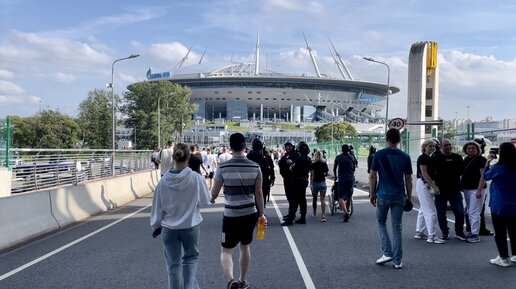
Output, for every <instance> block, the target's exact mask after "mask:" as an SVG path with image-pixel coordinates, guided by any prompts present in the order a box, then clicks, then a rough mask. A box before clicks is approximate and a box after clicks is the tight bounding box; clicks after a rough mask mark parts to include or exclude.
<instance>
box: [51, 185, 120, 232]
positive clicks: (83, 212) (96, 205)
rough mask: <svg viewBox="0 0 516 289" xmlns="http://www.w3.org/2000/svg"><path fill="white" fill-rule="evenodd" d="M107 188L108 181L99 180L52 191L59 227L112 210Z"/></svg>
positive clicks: (53, 210) (54, 212) (53, 206)
mask: <svg viewBox="0 0 516 289" xmlns="http://www.w3.org/2000/svg"><path fill="white" fill-rule="evenodd" d="M115 179H116V178H115ZM106 187H107V181H106V180H98V181H93V182H86V183H82V184H79V185H77V186H72V185H69V186H64V187H59V188H55V189H52V190H50V199H51V201H52V213H53V214H54V217H55V219H56V221H57V223H58V224H59V226H60V227H63V226H66V225H69V224H72V223H75V222H77V221H80V220H82V219H85V218H88V217H89V216H92V215H95V214H98V213H100V212H103V211H107V210H108V209H110V208H112V205H111V203H110V202H109V198H108V197H107V192H106Z"/></svg>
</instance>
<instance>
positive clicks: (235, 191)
mask: <svg viewBox="0 0 516 289" xmlns="http://www.w3.org/2000/svg"><path fill="white" fill-rule="evenodd" d="M257 180H262V172H261V171H260V166H259V165H258V164H257V163H255V162H253V161H251V160H249V159H247V157H245V156H233V158H231V159H230V160H228V161H226V162H225V163H223V164H221V165H220V167H219V169H218V170H217V171H216V173H215V181H216V182H220V183H223V184H224V216H226V217H241V216H247V215H250V214H253V213H256V207H255V200H254V187H255V186H254V184H255V183H256V181H257Z"/></svg>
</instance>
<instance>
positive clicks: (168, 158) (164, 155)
mask: <svg viewBox="0 0 516 289" xmlns="http://www.w3.org/2000/svg"><path fill="white" fill-rule="evenodd" d="M173 154H174V142H172V141H171V140H169V141H167V148H166V149H162V150H161V151H160V152H159V154H158V156H157V157H156V159H155V161H156V162H157V163H158V165H159V167H160V174H161V176H162V177H163V176H164V175H165V174H166V173H167V172H168V170H170V169H171V168H172V167H174V160H173V157H172V155H173Z"/></svg>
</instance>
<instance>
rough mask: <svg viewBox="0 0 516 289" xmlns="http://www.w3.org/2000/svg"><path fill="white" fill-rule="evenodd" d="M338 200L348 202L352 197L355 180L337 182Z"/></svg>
mask: <svg viewBox="0 0 516 289" xmlns="http://www.w3.org/2000/svg"><path fill="white" fill-rule="evenodd" d="M337 186H338V192H339V199H344V200H349V199H351V197H352V196H353V189H354V187H355V180H353V179H343V180H339V182H338V185H337Z"/></svg>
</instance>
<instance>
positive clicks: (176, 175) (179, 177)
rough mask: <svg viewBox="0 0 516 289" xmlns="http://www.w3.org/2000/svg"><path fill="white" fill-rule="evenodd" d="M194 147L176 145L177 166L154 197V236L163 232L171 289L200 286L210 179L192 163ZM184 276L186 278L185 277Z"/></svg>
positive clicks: (188, 288)
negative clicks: (200, 242) (201, 237)
mask: <svg viewBox="0 0 516 289" xmlns="http://www.w3.org/2000/svg"><path fill="white" fill-rule="evenodd" d="M189 157H190V147H188V145H186V144H183V143H178V144H177V145H176V146H175V147H174V151H173V159H174V164H175V166H174V168H172V169H170V170H168V171H167V172H166V173H165V175H164V176H163V177H162V178H161V180H160V181H159V183H158V185H157V186H156V191H155V192H154V197H153V200H152V210H151V222H150V224H151V226H152V228H153V229H154V232H153V234H152V236H153V237H156V236H158V235H159V234H162V240H163V247H164V250H165V261H166V265H167V270H168V288H169V289H180V288H184V289H198V288H199V284H198V283H197V279H196V277H195V275H196V272H197V261H198V258H199V249H198V246H197V242H198V239H199V232H200V223H201V222H202V216H201V212H200V209H199V208H200V207H206V206H208V205H209V200H210V193H209V190H208V187H207V185H206V182H204V180H203V178H202V176H201V175H200V174H198V173H197V172H194V171H192V169H190V168H189V167H188V159H189ZM181 276H182V278H181Z"/></svg>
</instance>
